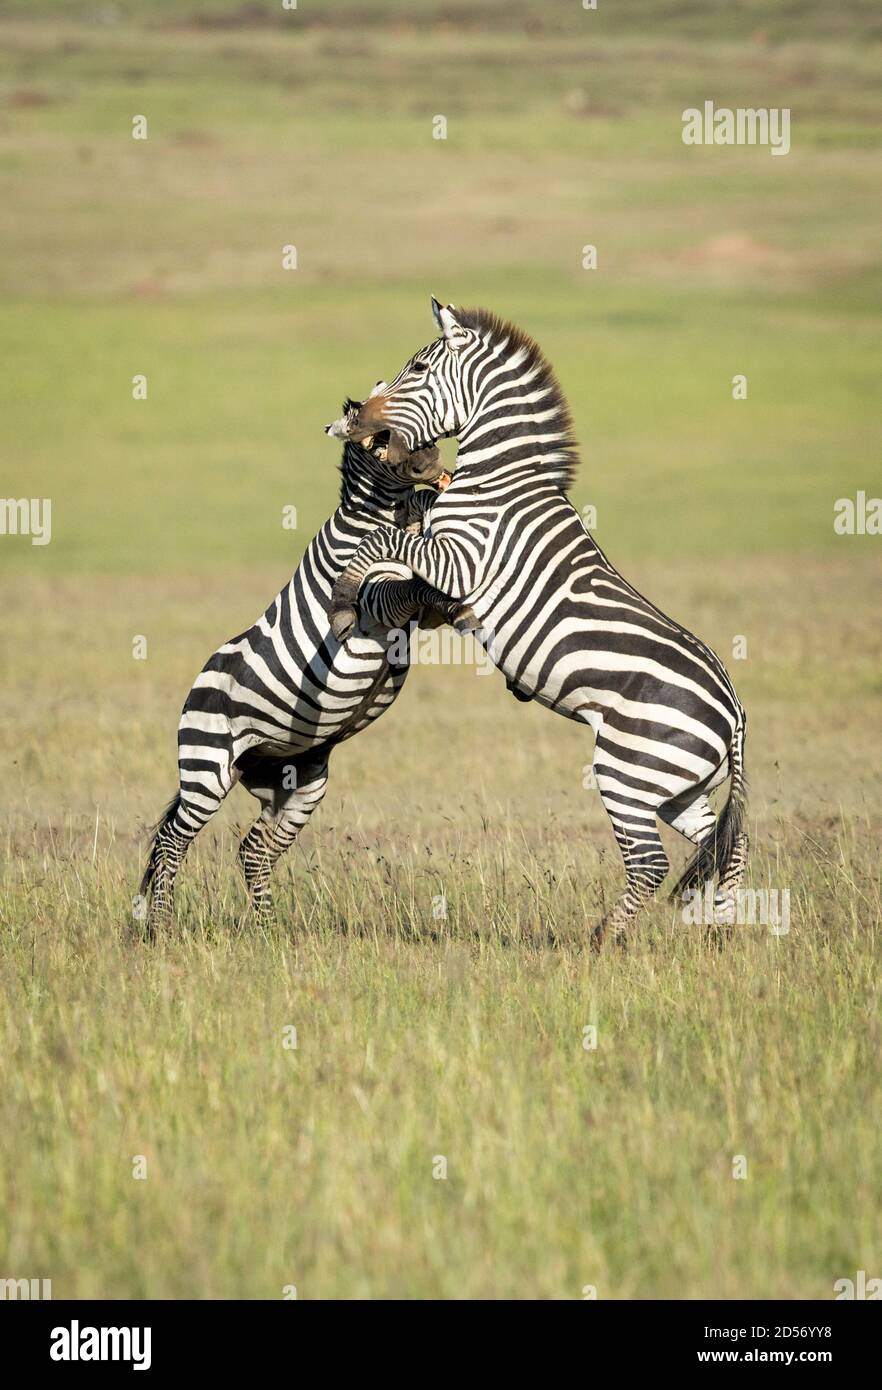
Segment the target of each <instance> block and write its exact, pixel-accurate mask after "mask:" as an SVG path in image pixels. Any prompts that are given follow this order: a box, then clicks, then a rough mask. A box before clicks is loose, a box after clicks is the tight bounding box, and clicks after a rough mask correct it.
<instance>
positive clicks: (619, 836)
mask: <svg viewBox="0 0 882 1390" xmlns="http://www.w3.org/2000/svg"><path fill="white" fill-rule="evenodd" d="M600 795H601V799H602V801H603V804H604V806H605V808H606V813H607V815H608V816H609V818H610V820H611V822H612V828H613V834H614V835H615V837H616V843H617V844H618V846H619V849H620V850H621V854H622V858H623V860H624V861H625V879H626V881H625V891H624V893H623V894H622V896H621V897H620V898H619V900H618V902H616V903H615V904H614V906H613V907H612V909H611V910H610V911H609V912H608V913H607V914H606V916H605V917H604V918H603V921H602V922H600V923H599V924H598V925H597V926H596V927H595V928H594V930H593V932H592V934H591V945H592V946H593V947H595V948H599V947H600V946H602V945H603V943H604V941H605V940H606V937H607V935H611V936H612V938H613V941H614V942H615V944H616V945H618V946H622V945H624V943H625V939H626V936H627V931H628V927H629V926H630V925H631V923H632V922H633V920H634V918H635V917H636V916H637V913H638V912H639V911H640V909H641V907H643V906H644V904H645V903H647V902H648V901H649V900H650V899H651V898H652V897H653V896H654V895H655V893H656V890H657V889H658V888H659V886H660V885H661V883H663V881H664V879H665V876H666V874H667V872H668V868H669V865H668V857H667V855H666V854H665V851H664V846H663V845H662V842H661V837H660V835H659V833H658V829H657V827H656V824H655V814H654V812H653V811H650V812H649V814H648V815H645V814H644V813H643V811H642V809H641V811H640V812H639V813H637V812H631V811H625V810H624V809H619V804H618V803H615V804H614V805H611V804H610V801H609V800H607V797H606V796H605V795H604V792H603V790H601V794H600Z"/></svg>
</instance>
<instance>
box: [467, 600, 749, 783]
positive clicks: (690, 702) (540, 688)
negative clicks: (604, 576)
mask: <svg viewBox="0 0 882 1390" xmlns="http://www.w3.org/2000/svg"><path fill="white" fill-rule="evenodd" d="M546 598H547V596H546ZM542 607H543V606H542V605H541V604H540V603H539V602H538V601H537V602H536V604H535V609H534V611H535V612H538V611H541V610H542ZM475 608H476V613H477V617H478V620H479V623H480V625H481V627H482V628H483V630H484V633H485V634H486V638H485V640H484V645H485V647H486V650H487V652H488V654H489V655H490V657H491V658H492V660H493V661H494V663H495V664H496V665H497V666H498V667H499V668H500V670H501V671H502V672H503V674H504V675H505V677H506V680H507V681H508V682H509V683H510V684H511V685H513V686H514V687H515V688H516V689H517V690H519V691H521V692H523V693H524V694H525V695H528V696H529V697H530V698H531V699H533V700H535V701H536V702H537V703H538V704H541V705H544V706H545V707H546V708H548V709H551V710H554V712H555V713H557V714H561V715H563V716H564V718H567V719H575V720H579V721H581V722H584V723H586V724H588V725H590V727H591V728H592V729H593V731H594V733H595V735H597V734H598V733H600V731H601V730H602V729H603V728H604V726H607V727H608V731H609V733H610V737H615V738H616V739H617V740H618V741H620V742H622V743H623V744H626V745H628V746H630V747H635V748H636V747H641V748H643V751H645V752H647V753H649V752H651V751H655V750H653V748H652V745H654V744H657V745H658V746H659V748H664V747H671V746H676V748H677V750H678V753H677V762H678V763H679V764H680V765H682V766H685V767H687V768H688V773H689V776H688V781H690V782H691V781H699V780H702V779H703V778H704V777H706V776H709V775H710V774H711V772H713V771H714V770H715V769H716V768H717V767H718V766H719V765H720V763H721V761H722V760H723V759H724V758H725V756H726V753H727V749H728V747H729V743H730V741H731V736H732V732H733V730H734V727H735V722H736V721H735V712H734V709H733V708H732V707H730V705H729V704H728V703H727V698H726V691H727V689H731V687H728V685H727V683H726V682H724V681H723V680H720V681H719V688H716V687H715V686H714V681H713V679H709V677H708V674H707V672H706V671H702V669H701V667H700V666H699V665H697V664H696V665H695V668H694V671H693V670H692V668H691V667H687V668H686V671H687V673H685V674H684V671H683V670H680V671H679V672H677V671H673V670H671V669H666V668H665V665H664V663H665V661H667V662H668V663H669V664H670V663H671V655H670V653H671V651H675V652H678V654H679V656H680V657H683V656H685V657H686V659H687V661H691V660H692V655H693V654H692V651H691V649H690V648H689V647H688V646H687V645H686V644H685V643H684V644H683V645H682V646H679V644H674V645H673V646H670V645H666V646H665V647H660V648H659V649H658V651H657V652H655V651H653V650H652V647H651V644H650V647H649V650H648V651H647V652H642V651H640V650H639V649H638V650H637V651H622V650H618V649H616V647H615V646H614V645H613V644H605V643H604V642H603V640H602V628H601V630H600V631H598V626H599V624H601V623H602V619H600V618H599V617H598V610H597V608H596V606H595V605H592V604H591V603H589V602H585V603H583V604H580V605H579V611H577V612H576V613H574V610H573V607H572V603H571V602H570V603H568V605H567V607H566V609H564V607H563V606H561V607H556V606H555V604H554V602H553V601H552V602H550V603H549V604H548V605H547V606H546V607H545V609H544V615H543V617H542V620H541V622H538V623H534V624H533V625H532V627H531V626H530V624H529V623H527V624H526V625H525V621H524V617H523V614H521V615H519V617H518V618H517V619H514V618H512V617H510V616H509V615H506V616H505V617H503V618H499V617H497V618H496V621H495V624H494V605H493V604H492V603H491V604H489V605H486V606H485V605H482V604H481V603H480V601H479V603H477V604H475ZM482 609H483V611H481V610H482ZM669 641H670V639H669ZM732 694H733V697H734V692H732Z"/></svg>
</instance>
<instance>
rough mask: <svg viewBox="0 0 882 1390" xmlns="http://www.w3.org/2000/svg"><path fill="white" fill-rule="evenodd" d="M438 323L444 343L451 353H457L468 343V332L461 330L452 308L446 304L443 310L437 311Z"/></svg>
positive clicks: (461, 327)
mask: <svg viewBox="0 0 882 1390" xmlns="http://www.w3.org/2000/svg"><path fill="white" fill-rule="evenodd" d="M438 323H439V326H440V328H441V332H442V333H443V334H444V341H445V342H446V344H447V346H448V348H449V349H450V351H451V352H459V350H460V348H461V347H462V346H463V345H464V344H465V343H466V342H468V336H469V335H468V331H467V330H466V329H465V328H463V326H462V324H461V323H460V321H459V319H458V318H457V317H456V313H455V312H454V307H453V305H452V304H448V305H446V306H445V308H443V309H442V308H440V307H439V309H438Z"/></svg>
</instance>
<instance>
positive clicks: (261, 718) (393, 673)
mask: <svg viewBox="0 0 882 1390" xmlns="http://www.w3.org/2000/svg"><path fill="white" fill-rule="evenodd" d="M274 635H275V634H272V633H267V632H260V629H259V625H258V627H256V628H253V629H251V630H250V631H249V632H248V633H246V634H244V636H243V637H242V638H238V639H237V640H236V642H235V643H230V644H227V646H226V647H225V648H221V649H220V651H219V652H216V653H215V655H214V656H213V657H212V658H211V660H210V661H209V663H208V664H207V666H206V668H205V669H204V670H203V671H202V672H201V673H200V674H199V676H197V678H196V681H195V682H194V685H193V689H192V690H191V692H190V695H189V697H188V700H187V703H186V705H185V707H184V712H183V715H182V717H181V722H180V725H179V742H180V743H182V744H183V745H187V746H189V747H191V748H192V746H193V745H194V744H198V743H199V741H200V736H202V735H204V736H207V737H208V739H209V740H210V741H211V742H212V743H214V744H216V743H217V741H218V740H219V739H220V740H222V741H223V742H224V743H225V744H226V746H227V748H228V749H229V751H230V755H231V757H232V760H233V761H234V762H235V761H236V760H238V759H239V758H240V757H241V756H242V755H243V754H244V753H255V752H257V753H260V754H263V755H265V756H272V757H277V756H286V755H292V756H296V755H297V754H300V753H305V752H308V751H310V750H312V749H315V748H317V747H320V746H322V745H325V744H329V743H339V742H341V741H342V740H344V739H347V738H351V737H352V735H353V734H354V733H357V732H358V731H359V730H361V729H363V728H366V727H367V725H368V724H370V723H372V722H373V721H374V720H375V719H377V718H379V716H380V715H381V714H382V713H383V711H384V710H386V709H388V708H389V706H390V705H391V704H392V703H393V701H394V700H395V698H396V697H397V695H398V693H399V691H400V690H401V687H402V685H403V684H404V680H405V678H406V676H407V671H408V667H407V666H394V665H390V662H389V660H388V657H387V653H386V648H385V645H384V643H383V642H382V641H381V640H378V638H377V637H376V636H365V635H363V634H362V633H360V632H357V633H356V634H355V635H354V636H353V637H352V638H351V639H350V641H349V643H348V644H347V646H346V647H343V646H339V647H336V644H334V646H335V647H336V651H335V652H334V656H333V659H332V662H331V664H330V665H326V664H325V663H324V661H323V660H322V652H323V651H325V650H326V649H325V648H324V647H323V648H314V649H312V650H311V651H310V654H309V656H308V657H307V655H306V653H304V652H302V651H299V652H297V653H296V655H295V654H294V653H292V652H290V651H288V650H287V648H286V656H285V662H286V666H285V668H282V667H281V666H280V665H279V661H278V650H279V643H278V641H276V642H272V641H270V639H271V638H272V637H273V636H274ZM331 650H333V648H331Z"/></svg>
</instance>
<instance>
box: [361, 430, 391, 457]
mask: <svg viewBox="0 0 882 1390" xmlns="http://www.w3.org/2000/svg"><path fill="white" fill-rule="evenodd" d="M359 443H360V444H361V447H362V448H363V449H366V450H367V452H368V453H369V454H373V456H374V458H375V459H379V460H380V462H381V463H386V462H387V460H388V457H389V431H388V430H378V431H377V433H376V434H368V435H366V436H365V437H364V439H361V440H359Z"/></svg>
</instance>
